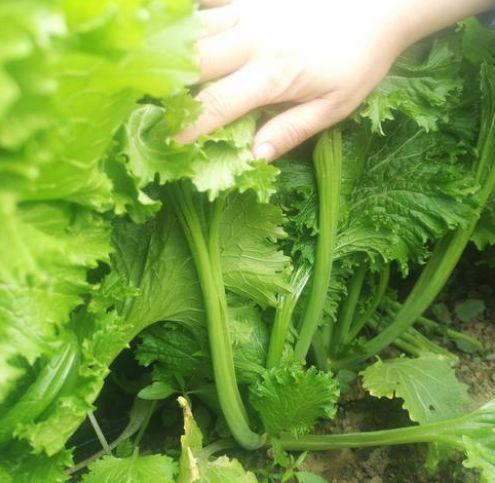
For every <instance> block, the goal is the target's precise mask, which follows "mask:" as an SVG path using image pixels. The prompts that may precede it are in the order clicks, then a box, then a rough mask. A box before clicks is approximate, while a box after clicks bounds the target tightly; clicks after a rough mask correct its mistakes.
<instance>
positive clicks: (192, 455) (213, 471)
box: [177, 398, 257, 483]
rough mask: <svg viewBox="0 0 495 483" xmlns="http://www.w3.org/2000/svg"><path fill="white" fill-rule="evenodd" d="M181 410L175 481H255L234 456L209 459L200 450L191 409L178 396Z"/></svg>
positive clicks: (242, 482)
mask: <svg viewBox="0 0 495 483" xmlns="http://www.w3.org/2000/svg"><path fill="white" fill-rule="evenodd" d="M179 404H180V405H181V407H182V409H183V411H184V434H183V436H182V437H181V448H182V453H181V457H180V473H179V478H178V480H177V481H178V483H193V482H198V483H256V481H257V480H256V477H255V476H254V474H253V473H251V472H247V471H245V470H244V468H243V467H242V465H241V464H240V463H239V461H237V460H236V459H232V460H231V459H229V458H227V457H226V456H220V457H219V458H217V459H215V460H213V461H210V460H209V459H208V456H207V454H205V453H204V452H202V447H203V435H202V434H201V431H200V429H199V427H198V425H197V424H196V421H194V418H193V415H192V412H191V408H190V407H189V404H188V403H187V401H186V400H185V399H184V398H179Z"/></svg>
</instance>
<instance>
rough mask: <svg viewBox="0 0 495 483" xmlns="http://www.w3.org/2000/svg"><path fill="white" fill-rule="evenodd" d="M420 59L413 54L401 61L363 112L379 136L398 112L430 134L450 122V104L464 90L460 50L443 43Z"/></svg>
mask: <svg viewBox="0 0 495 483" xmlns="http://www.w3.org/2000/svg"><path fill="white" fill-rule="evenodd" d="M417 57H419V56H415V55H413V53H412V52H410V53H409V55H407V54H406V55H403V56H402V57H400V58H399V60H398V61H397V62H396V64H395V65H394V67H393V69H392V71H391V73H390V74H389V75H388V76H387V77H385V79H384V80H383V81H382V82H381V83H380V84H379V85H378V87H377V88H376V90H375V91H374V92H373V93H372V94H371V95H370V96H369V97H368V99H367V100H366V102H365V105H364V107H363V109H362V110H361V111H360V112H359V115H360V116H361V117H365V118H369V119H370V120H371V125H372V129H373V130H374V131H375V132H380V133H381V134H384V132H383V130H382V123H383V122H384V121H389V120H392V119H394V117H395V114H394V113H395V112H396V111H400V112H402V113H404V114H406V115H407V116H408V117H410V118H411V119H413V120H414V121H415V122H416V123H417V124H418V126H420V127H422V128H424V129H425V130H427V131H428V130H435V129H437V128H438V123H439V122H443V123H447V122H448V121H449V110H448V109H446V108H445V107H446V104H448V103H449V102H450V101H451V99H452V98H454V100H457V99H456V98H457V97H458V96H459V94H460V91H461V88H462V79H461V77H460V56H459V50H458V49H455V44H454V45H452V44H451V43H450V42H449V41H448V39H442V40H438V41H436V42H435V43H434V44H433V48H432V49H431V51H430V53H429V55H428V57H427V58H426V59H425V60H422V59H421V58H419V59H418V58H417Z"/></svg>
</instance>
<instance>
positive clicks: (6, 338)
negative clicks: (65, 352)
mask: <svg viewBox="0 0 495 483" xmlns="http://www.w3.org/2000/svg"><path fill="white" fill-rule="evenodd" d="M0 199H1V202H0V223H1V225H2V235H1V236H0V300H1V302H0V374H1V377H0V401H2V400H3V398H4V397H5V395H6V392H7V391H8V389H9V387H10V385H11V383H12V382H13V380H15V378H16V377H18V376H20V375H21V374H22V371H21V370H20V369H19V368H17V367H16V364H15V363H14V358H16V357H19V356H21V357H23V358H25V359H26V360H27V361H28V362H29V363H30V364H32V363H33V362H34V361H35V360H36V359H37V358H38V357H39V356H40V355H41V354H43V353H45V352H46V353H48V354H52V353H53V352H54V350H55V349H56V347H57V346H59V345H60V344H61V340H59V338H58V332H59V331H60V330H61V329H62V327H63V326H64V325H65V324H67V323H68V322H69V313H70V311H71V310H72V309H73V308H74V307H75V306H77V305H79V304H81V303H82V301H83V299H82V295H83V294H84V293H87V292H90V291H91V290H92V289H93V288H92V287H91V286H90V285H89V284H88V283H87V281H86V272H87V270H88V269H89V268H94V267H95V266H96V264H97V261H98V260H105V259H107V258H108V252H109V250H110V244H109V226H108V224H107V223H106V222H104V220H102V219H101V218H100V217H98V216H96V215H94V214H93V213H91V212H89V211H87V210H85V209H81V208H77V207H75V206H73V205H70V204H66V203H36V204H23V205H19V206H16V203H15V202H14V200H13V199H12V198H9V197H6V196H3V197H0ZM18 362H19V361H18Z"/></svg>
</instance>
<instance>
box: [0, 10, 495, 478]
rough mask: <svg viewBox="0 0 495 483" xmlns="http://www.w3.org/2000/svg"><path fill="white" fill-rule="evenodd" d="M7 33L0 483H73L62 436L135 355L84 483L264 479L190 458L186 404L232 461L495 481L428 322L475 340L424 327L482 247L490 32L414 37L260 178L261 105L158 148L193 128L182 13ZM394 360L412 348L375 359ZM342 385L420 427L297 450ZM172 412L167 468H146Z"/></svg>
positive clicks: (72, 14) (329, 439)
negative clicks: (101, 450)
mask: <svg viewBox="0 0 495 483" xmlns="http://www.w3.org/2000/svg"><path fill="white" fill-rule="evenodd" d="M0 22H1V24H2V26H3V27H2V32H1V33H0V37H1V38H2V42H1V43H0V66H1V67H0V120H1V122H0V223H1V226H2V230H1V233H0V454H1V458H0V481H35V479H37V480H36V481H47V482H51V481H54V482H55V481H66V480H68V479H69V478H70V475H69V471H70V469H71V468H72V470H74V469H75V468H74V467H73V464H74V463H73V461H72V453H73V450H72V449H71V448H70V445H69V444H68V441H69V439H70V438H71V436H72V435H73V434H74V433H75V432H76V430H77V429H78V427H79V426H80V425H81V423H82V422H83V421H84V420H85V419H86V418H87V417H90V418H91V419H92V420H93V421H94V416H93V413H92V411H93V410H94V402H95V400H96V398H97V397H98V395H99V393H100V391H101V389H102V387H103V384H104V380H105V378H106V377H107V376H108V374H109V372H110V366H111V364H112V362H113V361H114V360H115V359H116V357H117V356H118V355H119V354H120V353H121V352H122V351H124V350H125V349H127V348H129V346H130V344H131V342H133V341H135V342H134V344H133V354H134V356H135V358H136V360H137V361H138V362H139V363H140V364H141V365H142V366H144V367H149V368H150V372H149V379H148V381H147V382H146V383H145V384H143V385H142V386H141V387H140V388H139V392H137V391H136V392H137V394H136V403H135V411H134V413H133V415H131V422H130V423H129V426H128V428H127V429H126V430H125V431H124V433H123V435H122V437H121V438H120V439H119V440H118V441H117V442H115V444H114V445H110V446H109V447H107V448H106V449H107V453H110V454H107V455H106V456H104V457H103V458H100V459H97V460H96V461H94V462H93V463H91V464H90V466H89V469H90V471H89V472H88V473H86V474H85V475H84V476H83V481H88V482H91V481H95V482H96V481H120V480H121V479H123V478H124V476H125V477H127V478H128V481H143V482H144V481H151V480H154V479H156V480H160V481H175V480H177V479H178V481H184V482H186V481H188V482H189V481H204V482H209V481H232V482H234V481H235V482H238V481H246V482H252V481H256V478H255V476H254V474H252V473H249V472H246V471H245V470H244V469H243V468H242V466H241V464H240V463H239V462H238V461H237V460H229V459H228V458H227V457H225V456H223V457H220V458H217V459H214V458H212V454H213V453H214V452H215V451H213V450H211V448H209V447H208V446H207V447H205V448H203V444H202V435H201V432H200V430H199V428H198V426H197V424H196V423H195V421H194V419H193V417H192V412H191V409H190V404H191V401H192V400H195V399H196V400H200V401H202V402H203V403H204V404H205V405H207V406H208V407H209V408H210V409H211V411H212V412H213V413H215V414H216V415H217V417H218V418H219V419H220V420H224V421H225V423H226V425H227V427H228V431H229V433H230V434H231V436H232V437H233V438H234V439H235V441H236V442H237V443H238V444H239V445H241V446H242V447H244V448H245V449H249V450H254V449H257V448H260V447H262V446H265V445H270V444H272V445H274V447H279V448H284V449H286V450H298V451H299V450H300V451H305V450H324V449H334V448H343V447H359V446H372V445H386V444H404V443H416V442H425V443H430V444H431V445H432V446H431V447H432V455H437V456H438V457H440V456H441V455H445V453H446V452H445V448H453V449H460V450H462V451H464V453H465V455H466V463H465V464H466V465H467V466H470V467H475V468H477V469H478V470H479V471H480V472H481V474H482V478H483V479H484V481H487V482H488V481H493V480H494V479H495V456H494V455H495V439H494V437H493V434H494V433H495V405H494V402H493V401H488V402H487V403H486V404H485V405H484V406H482V407H481V408H479V409H477V410H474V411H472V412H467V408H468V407H469V405H470V399H469V396H468V394H467V391H466V387H465V386H464V385H463V384H461V383H460V382H459V381H458V380H457V379H456V377H455V372H454V370H453V364H454V363H455V356H453V355H452V354H450V353H449V352H448V351H447V350H446V349H445V348H443V347H441V346H439V345H437V344H436V343H435V342H434V341H432V340H431V339H430V338H427V337H425V335H424V333H423V332H424V331H427V332H433V333H435V332H437V333H441V334H443V335H445V336H446V337H447V338H450V339H452V340H463V341H464V342H468V343H470V344H471V345H472V346H473V347H475V348H479V343H477V341H474V340H472V339H470V338H469V337H468V336H466V335H464V334H461V333H458V332H456V331H454V330H453V329H451V328H447V327H444V326H442V325H441V324H439V323H437V322H434V321H431V320H429V319H425V318H424V317H422V316H423V313H424V312H425V311H426V310H427V309H428V307H429V306H430V305H431V303H432V302H433V301H434V299H435V297H436V296H437V295H438V293H439V292H440V291H441V289H442V288H443V286H444V285H445V283H446V282H447V280H448V279H449V276H450V274H451V273H452V271H453V270H454V268H455V267H456V265H457V263H458V261H459V259H460V257H461V255H462V253H463V252H464V250H465V248H466V246H467V245H468V244H469V243H470V241H474V242H475V244H476V245H477V247H478V248H479V249H484V248H486V247H487V246H488V245H493V244H495V224H494V221H495V217H494V216H493V213H494V212H495V211H494V210H495V208H494V206H495V205H494V203H493V200H494V197H493V192H494V189H495V33H494V32H492V31H490V30H488V29H485V28H484V27H482V26H481V25H480V24H479V23H478V22H477V21H476V20H473V19H471V20H468V21H466V22H464V23H463V24H461V25H459V26H458V27H457V28H456V29H455V30H451V31H447V32H444V33H442V34H441V35H439V36H438V37H437V38H435V39H429V40H427V41H424V42H422V43H420V44H418V45H416V46H414V47H413V48H411V49H410V50H409V51H408V52H406V53H405V54H404V55H403V56H402V57H401V58H400V59H399V60H398V61H397V63H396V65H395V66H394V67H393V70H392V72H391V73H390V75H389V76H388V77H387V78H386V79H385V80H384V81H383V82H382V84H381V85H380V86H379V87H378V88H377V89H376V91H375V92H374V93H373V94H372V95H371V96H370V97H369V98H368V99H367V101H366V102H365V104H364V105H363V106H362V107H361V108H360V110H359V111H358V112H357V113H355V115H354V116H353V118H352V119H349V120H347V121H346V122H344V123H342V124H341V125H340V126H339V127H336V128H334V129H332V130H330V131H328V132H326V133H323V134H322V135H321V136H320V138H319V139H318V140H317V142H316V145H315V146H314V150H313V146H312V145H308V146H303V147H302V148H301V149H299V150H298V151H296V152H294V153H291V154H290V155H289V156H288V157H287V158H286V159H283V160H281V161H280V162H278V163H276V164H274V165H269V164H267V163H266V162H264V161H263V160H254V159H253V158H252V155H251V151H250V147H251V143H252V139H253V135H254V132H255V129H256V126H257V124H258V123H259V122H260V121H262V119H263V118H264V117H265V116H266V115H267V113H265V112H257V113H252V114H250V115H248V116H245V117H244V118H242V119H240V120H239V121H237V122H235V123H233V124H231V125H229V126H226V127H225V128H222V129H220V130H218V131H217V132H215V133H213V134H212V135H210V136H206V137H203V138H201V139H200V140H199V141H198V142H196V143H194V144H192V145H188V146H184V145H179V144H177V143H176V142H175V141H174V136H175V135H176V134H177V133H179V132H180V131H181V130H182V129H183V128H184V126H186V125H187V124H188V123H190V122H192V121H193V120H194V118H195V117H196V116H197V115H198V113H199V112H200V108H199V107H198V106H197V105H196V103H195V102H194V101H193V100H192V97H191V96H190V94H189V92H188V91H187V86H189V85H191V84H192V83H193V82H194V81H195V80H196V76H197V71H196V67H195V65H194V52H193V42H194V39H195V37H196V35H197V32H198V25H197V24H196V20H195V17H194V8H193V6H192V5H191V4H190V3H189V1H187V0H174V1H173V2H168V1H165V0H133V1H132V2H127V1H116V0H98V1H96V0H91V1H86V2H84V7H82V6H81V3H80V2H76V1H75V0H64V1H55V0H36V1H35V0H23V1H18V0H4V1H3V2H2V5H1V6H0ZM418 273H419V275H418ZM399 276H400V277H408V279H409V280H408V281H409V282H410V286H411V287H412V288H411V289H410V290H409V292H408V293H407V294H406V296H405V297H404V296H400V297H399V296H398V294H397V292H396V291H395V290H394V287H395V285H394V283H393V281H395V280H396V279H397V278H398V277H399ZM415 326H416V327H417V328H415ZM136 341H137V343H136ZM391 344H394V345H395V346H396V347H397V348H399V349H400V351H402V352H403V353H404V354H405V355H404V356H402V357H399V358H391V359H387V360H383V361H382V360H379V361H378V362H373V358H374V356H376V355H378V354H380V353H381V351H382V350H383V349H385V348H386V347H387V346H389V345H391ZM343 370H354V371H356V370H360V371H362V372H361V375H362V377H363V385H364V387H365V389H366V390H368V391H369V392H370V394H372V395H373V396H376V397H388V398H392V397H398V398H402V399H403V400H404V408H405V409H406V410H407V411H408V412H409V415H410V418H411V421H413V422H415V423H418V424H417V425H414V426H410V427H406V428H398V429H393V430H385V431H377V432H370V433H357V434H328V435H320V434H318V435H316V434H310V433H312V432H314V429H315V425H316V424H317V422H318V421H321V420H331V419H333V418H334V417H335V416H336V412H337V406H338V401H339V394H340V389H339V383H338V380H339V377H338V375H339V374H340V373H341V371H343ZM438 381H441V382H442V384H440V385H439V384H438ZM430 388H434V391H431V392H430ZM178 396H180V398H179V402H180V406H181V407H182V408H183V411H184V425H185V430H184V431H185V434H184V435H183V436H182V439H181V451H182V453H181V456H180V458H179V459H178V460H174V459H173V458H172V457H171V456H168V455H163V454H153V455H141V454H140V450H139V445H140V443H141V438H142V436H143V433H144V431H145V429H146V426H147V424H148V423H149V421H150V418H151V416H152V414H153V413H154V411H155V410H156V409H157V407H159V405H160V404H161V402H162V401H163V400H165V399H167V398H170V397H175V398H177V397H178ZM133 428H134V429H133ZM136 432H138V436H137V437H136V438H135V439H133V440H132V441H133V443H132V445H133V449H132V452H131V453H132V454H131V455H130V456H128V457H116V456H113V455H112V454H111V451H112V449H113V448H114V446H116V445H117V444H118V443H119V442H121V441H122V440H124V439H129V438H131V439H132V437H133V435H134V434H135V433H136ZM103 444H104V445H106V442H105V441H104V438H103ZM440 447H441V448H443V450H442V451H434V450H435V449H436V450H438V448H440ZM220 449H221V448H220ZM432 459H433V456H432ZM432 459H430V461H431V460H432Z"/></svg>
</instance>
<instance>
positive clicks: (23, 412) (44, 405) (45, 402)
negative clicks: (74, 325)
mask: <svg viewBox="0 0 495 483" xmlns="http://www.w3.org/2000/svg"><path fill="white" fill-rule="evenodd" d="M78 362H79V351H78V348H77V342H76V341H75V340H72V339H71V340H70V341H65V342H64V343H63V345H62V348H61V351H60V352H59V354H58V355H56V356H55V357H53V358H52V359H51V360H50V361H49V362H48V363H47V364H46V365H45V366H44V367H43V369H42V370H41V372H40V374H39V376H38V377H37V379H36V381H35V382H34V383H33V384H31V386H30V387H29V388H28V390H27V391H26V392H25V393H24V394H23V396H22V397H21V398H20V399H19V400H18V401H16V402H15V404H14V406H13V407H12V408H11V409H10V410H7V411H6V412H5V413H4V414H3V415H2V417H0V443H3V442H5V441H6V440H8V439H10V438H11V437H12V433H13V432H14V430H15V428H16V427H17V426H19V425H21V424H22V423H27V422H28V421H35V420H36V419H37V418H38V417H39V416H40V415H41V414H42V413H43V412H44V411H45V410H47V409H48V408H49V407H50V405H51V404H52V403H53V402H54V401H55V399H56V398H57V396H58V395H59V394H60V392H61V391H62V390H63V388H64V386H65V384H67V383H68V382H69V381H71V380H72V376H73V375H74V374H75V373H76V371H77V370H78Z"/></svg>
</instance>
